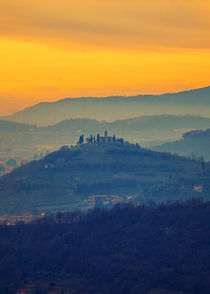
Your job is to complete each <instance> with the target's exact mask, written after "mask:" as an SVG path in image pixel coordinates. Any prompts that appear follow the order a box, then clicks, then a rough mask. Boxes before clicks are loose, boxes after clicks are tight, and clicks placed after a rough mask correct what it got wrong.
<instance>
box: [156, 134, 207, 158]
mask: <svg viewBox="0 0 210 294" xmlns="http://www.w3.org/2000/svg"><path fill="white" fill-rule="evenodd" d="M152 148H153V149H154V150H156V151H168V152H172V153H178V154H181V155H184V156H189V155H195V156H197V157H200V156H203V157H204V158H205V160H210V129H207V130H205V131H202V130H197V131H191V132H187V133H185V134H184V135H183V138H182V139H181V140H178V141H175V142H170V143H165V144H163V145H160V146H155V147H152Z"/></svg>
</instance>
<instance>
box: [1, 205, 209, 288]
mask: <svg viewBox="0 0 210 294" xmlns="http://www.w3.org/2000/svg"><path fill="white" fill-rule="evenodd" d="M209 215H210V203H202V202H201V201H195V200H193V201H189V202H188V203H182V204H181V203H177V202H175V203H173V204H170V205H164V204H162V205H160V206H158V207H145V206H139V207H134V206H133V205H125V206H117V207H115V208H114V209H112V210H95V211H92V212H89V213H86V214H81V213H79V212H78V213H70V214H62V213H58V214H57V215H56V216H55V218H46V219H40V220H37V221H36V222H35V223H34V224H31V225H17V226H14V227H0V234H1V239H0V264H1V267H0V292H1V293H2V294H4V293H15V290H18V289H27V290H28V291H29V292H27V293H40V294H41V293H43V294H44V293H67V294H70V293H71V294H92V293H101V294H105V293H114V294H122V293H130V294H139V293H141V294H207V293H209V288H210V263H209V254H210V246H209V240H210V231H209V227H210V218H209ZM30 291H31V292H30Z"/></svg>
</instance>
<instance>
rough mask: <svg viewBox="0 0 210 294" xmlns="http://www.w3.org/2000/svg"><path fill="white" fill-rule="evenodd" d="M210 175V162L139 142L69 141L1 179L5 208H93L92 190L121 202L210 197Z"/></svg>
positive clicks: (5, 210)
mask: <svg viewBox="0 0 210 294" xmlns="http://www.w3.org/2000/svg"><path fill="white" fill-rule="evenodd" d="M209 178H210V166H209V164H208V163H206V164H205V165H204V164H203V163H202V162H200V161H197V160H191V159H187V158H183V157H179V156H175V155H171V154H168V153H160V152H155V151H151V150H147V149H143V148H141V147H140V146H139V145H132V144H129V143H124V144H96V143H95V144H81V145H79V146H76V147H73V146H72V147H71V148H69V147H68V146H64V147H62V148H61V149H60V150H59V151H56V152H53V153H50V154H49V155H47V156H45V157H44V158H43V159H41V160H36V161H32V162H29V163H28V164H25V165H23V166H21V167H19V168H16V169H14V170H13V171H12V172H11V173H10V174H9V175H6V176H3V177H2V178H0V213H1V214H6V213H9V214H17V213H28V212H30V213H32V214H40V212H41V211H45V212H52V211H57V210H70V209H78V208H81V209H88V208H90V207H91V206H90V205H89V203H88V197H89V196H91V195H117V196H119V199H120V201H122V202H125V201H127V200H128V196H129V199H130V200H131V201H134V202H136V201H137V202H147V201H156V202H161V201H166V200H169V201H170V200H173V199H185V198H191V197H194V196H197V197H201V196H202V197H204V199H208V198H209V191H210V184H209V183H210V181H209ZM196 185H200V186H201V187H202V188H201V191H199V193H198V192H196V191H194V188H195V186H196ZM116 199H117V198H116ZM104 200H106V199H104Z"/></svg>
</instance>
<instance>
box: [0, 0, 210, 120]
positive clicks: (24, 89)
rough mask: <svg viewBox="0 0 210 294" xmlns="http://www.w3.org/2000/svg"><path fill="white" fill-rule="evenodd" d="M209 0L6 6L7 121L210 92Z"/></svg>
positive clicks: (1, 37)
mask: <svg viewBox="0 0 210 294" xmlns="http://www.w3.org/2000/svg"><path fill="white" fill-rule="evenodd" d="M209 77H210V1H209V0H202V1H201V0H199V1H198V0H184V1H183V0H176V1H172V0H147V1H145V0H129V1H128V0H88V1H87V0H77V1H73V0H44V1H43V0H42V1H41V0H36V1H28V0H0V115H6V114H10V113H12V112H14V111H17V110H19V109H22V108H24V107H26V106H29V105H33V104H35V103H38V102H41V101H55V100H58V99H62V98H64V97H81V96H109V95H137V94H160V93H165V92H179V91H182V90H188V89H193V88H200V87H205V86H209V85H210V82H209Z"/></svg>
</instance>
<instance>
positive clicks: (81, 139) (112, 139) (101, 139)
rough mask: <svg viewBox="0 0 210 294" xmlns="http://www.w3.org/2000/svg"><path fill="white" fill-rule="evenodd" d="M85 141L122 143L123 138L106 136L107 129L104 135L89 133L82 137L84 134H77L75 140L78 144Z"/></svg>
mask: <svg viewBox="0 0 210 294" xmlns="http://www.w3.org/2000/svg"><path fill="white" fill-rule="evenodd" d="M84 142H86V143H87V144H100V145H102V144H124V139H123V138H116V136H115V135H113V136H108V132H107V130H106V131H105V132H104V136H100V134H97V135H96V136H95V135H94V136H93V135H90V136H89V137H87V138H84V135H81V136H79V140H78V142H77V144H78V145H80V144H83V143H84Z"/></svg>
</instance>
